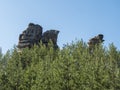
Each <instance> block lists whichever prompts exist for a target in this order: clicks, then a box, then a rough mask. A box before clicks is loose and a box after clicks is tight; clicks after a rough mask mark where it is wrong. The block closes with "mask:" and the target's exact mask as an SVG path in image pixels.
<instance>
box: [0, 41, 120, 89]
mask: <svg viewBox="0 0 120 90" xmlns="http://www.w3.org/2000/svg"><path fill="white" fill-rule="evenodd" d="M49 46H52V44H51V43H50V44H49ZM4 59H5V60H6V61H5V63H1V65H0V90H120V51H119V50H117V48H116V47H115V46H114V45H113V44H110V45H109V48H108V49H107V48H104V47H103V46H102V45H100V46H97V47H95V49H94V51H93V52H92V53H90V52H89V48H88V46H87V44H86V43H84V42H83V41H77V42H72V43H71V44H70V45H68V44H67V45H66V46H65V47H64V48H63V49H61V50H60V49H58V50H54V49H53V48H52V47H50V48H46V47H45V46H44V45H41V44H40V46H34V47H33V48H32V49H28V48H25V49H23V50H22V52H17V49H16V48H15V49H14V50H13V52H12V53H10V52H8V53H6V55H4ZM4 65H5V67H3V66H4Z"/></svg>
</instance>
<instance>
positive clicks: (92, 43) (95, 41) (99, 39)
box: [88, 34, 104, 51]
mask: <svg viewBox="0 0 120 90" xmlns="http://www.w3.org/2000/svg"><path fill="white" fill-rule="evenodd" d="M103 37H104V35H103V34H98V35H97V36H95V37H93V38H91V39H90V40H89V42H88V45H89V49H90V51H91V50H93V49H94V47H95V45H99V44H100V43H102V42H104V40H103Z"/></svg>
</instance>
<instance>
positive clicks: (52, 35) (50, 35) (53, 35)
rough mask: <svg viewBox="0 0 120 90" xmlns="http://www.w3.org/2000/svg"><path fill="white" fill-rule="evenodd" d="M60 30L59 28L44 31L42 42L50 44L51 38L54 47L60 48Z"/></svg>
mask: <svg viewBox="0 0 120 90" xmlns="http://www.w3.org/2000/svg"><path fill="white" fill-rule="evenodd" d="M58 34H59V31H58V30H48V31H46V32H44V33H43V36H42V43H43V44H45V45H46V46H48V43H49V41H50V40H51V41H52V43H53V45H54V48H55V49H56V48H58V45H57V37H58Z"/></svg>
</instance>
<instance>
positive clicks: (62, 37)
mask: <svg viewBox="0 0 120 90" xmlns="http://www.w3.org/2000/svg"><path fill="white" fill-rule="evenodd" d="M30 22H33V23H35V24H39V25H41V26H42V27H43V31H46V30H49V29H56V30H59V31H60V33H59V37H58V45H59V46H60V47H62V46H63V44H66V43H70V42H72V41H74V40H75V39H77V40H81V39H83V40H84V41H85V42H88V40H89V39H90V38H91V37H94V36H95V35H97V34H99V33H102V34H104V39H105V42H104V45H105V46H108V45H109V44H110V43H112V42H113V43H114V45H115V46H116V47H117V48H118V49H120V38H119V36H120V0H11V1H8V0H1V1H0V47H2V52H3V53H5V52H6V51H7V50H8V49H12V48H13V46H14V45H17V44H18V37H19V34H20V33H22V31H23V30H25V29H26V28H27V25H28V24H29V23H30Z"/></svg>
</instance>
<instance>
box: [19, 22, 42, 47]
mask: <svg viewBox="0 0 120 90" xmlns="http://www.w3.org/2000/svg"><path fill="white" fill-rule="evenodd" d="M41 38H42V27H41V26H40V25H38V24H33V23H29V25H28V28H27V29H26V30H24V31H23V32H22V34H20V36H19V43H18V46H17V47H18V48H20V49H21V48H25V47H31V46H33V45H34V44H38V42H39V41H40V40H41Z"/></svg>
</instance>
